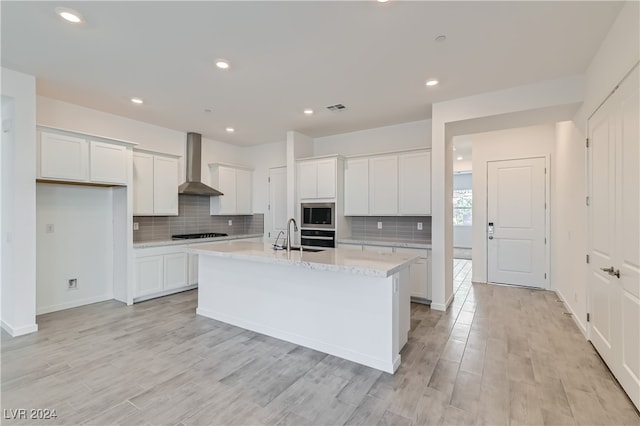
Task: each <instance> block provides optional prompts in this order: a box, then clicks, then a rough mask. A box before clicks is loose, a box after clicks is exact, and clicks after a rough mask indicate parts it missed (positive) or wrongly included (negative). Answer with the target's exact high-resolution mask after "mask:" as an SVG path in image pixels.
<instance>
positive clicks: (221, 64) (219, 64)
mask: <svg viewBox="0 0 640 426" xmlns="http://www.w3.org/2000/svg"><path fill="white" fill-rule="evenodd" d="M216 67H218V68H220V69H221V70H226V69H228V68H229V61H227V60H225V59H218V60H217V61H216Z"/></svg>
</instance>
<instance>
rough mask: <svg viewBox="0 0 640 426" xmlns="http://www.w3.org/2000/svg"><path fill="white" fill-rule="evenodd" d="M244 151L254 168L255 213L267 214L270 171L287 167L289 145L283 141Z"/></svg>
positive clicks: (252, 147) (247, 148) (246, 148)
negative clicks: (274, 168) (273, 168)
mask: <svg viewBox="0 0 640 426" xmlns="http://www.w3.org/2000/svg"><path fill="white" fill-rule="evenodd" d="M243 149H244V151H245V153H246V157H247V159H248V160H249V161H250V162H251V165H252V167H253V212H254V213H263V214H266V213H267V208H268V206H269V182H268V179H269V169H270V168H272V167H285V166H286V165H287V144H286V142H284V141H282V142H274V143H268V144H263V145H256V146H251V147H245V148H243ZM265 220H266V217H265ZM266 228H267V226H266V224H265V229H266Z"/></svg>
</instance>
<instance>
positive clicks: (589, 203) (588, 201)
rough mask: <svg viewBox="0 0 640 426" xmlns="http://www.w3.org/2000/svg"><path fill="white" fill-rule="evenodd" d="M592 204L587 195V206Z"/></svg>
mask: <svg viewBox="0 0 640 426" xmlns="http://www.w3.org/2000/svg"><path fill="white" fill-rule="evenodd" d="M589 205H591V200H590V199H589V197H587V206H589Z"/></svg>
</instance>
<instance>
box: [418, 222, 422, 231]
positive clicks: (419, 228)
mask: <svg viewBox="0 0 640 426" xmlns="http://www.w3.org/2000/svg"><path fill="white" fill-rule="evenodd" d="M418 231H422V222H418Z"/></svg>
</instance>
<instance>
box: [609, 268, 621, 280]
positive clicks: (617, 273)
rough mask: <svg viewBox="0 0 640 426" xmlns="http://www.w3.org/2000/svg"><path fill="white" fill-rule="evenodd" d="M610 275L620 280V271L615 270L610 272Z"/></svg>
mask: <svg viewBox="0 0 640 426" xmlns="http://www.w3.org/2000/svg"><path fill="white" fill-rule="evenodd" d="M611 269H613V268H611ZM611 275H614V276H615V277H616V278H620V269H616V271H615V272H612V274H611Z"/></svg>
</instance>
